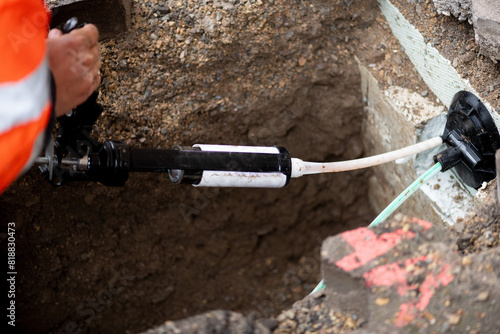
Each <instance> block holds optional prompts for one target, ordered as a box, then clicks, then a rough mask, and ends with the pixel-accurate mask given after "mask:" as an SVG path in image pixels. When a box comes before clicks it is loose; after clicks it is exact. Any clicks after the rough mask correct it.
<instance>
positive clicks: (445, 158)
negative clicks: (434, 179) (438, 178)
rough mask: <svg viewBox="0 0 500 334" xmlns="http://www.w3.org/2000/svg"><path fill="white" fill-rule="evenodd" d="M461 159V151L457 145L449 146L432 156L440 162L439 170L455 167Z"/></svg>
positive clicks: (435, 160) (443, 170)
mask: <svg viewBox="0 0 500 334" xmlns="http://www.w3.org/2000/svg"><path fill="white" fill-rule="evenodd" d="M461 161H462V151H460V149H459V148H458V147H449V148H447V149H446V150H444V151H443V152H441V153H439V154H436V155H435V156H434V162H439V163H440V164H441V167H442V168H441V172H446V171H447V170H448V169H450V168H453V167H455V166H456V165H458V164H459V163H460V162H461Z"/></svg>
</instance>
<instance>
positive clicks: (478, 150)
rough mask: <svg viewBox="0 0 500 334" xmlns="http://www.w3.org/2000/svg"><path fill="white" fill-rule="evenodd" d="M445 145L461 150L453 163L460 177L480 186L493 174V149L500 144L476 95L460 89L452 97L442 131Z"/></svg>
mask: <svg viewBox="0 0 500 334" xmlns="http://www.w3.org/2000/svg"><path fill="white" fill-rule="evenodd" d="M443 140H444V141H445V143H446V144H447V145H448V147H451V148H453V149H454V150H455V151H456V150H457V149H458V150H460V151H461V153H462V154H461V157H460V158H461V159H460V161H459V162H458V163H457V164H456V165H455V170H456V171H457V173H458V175H459V176H460V178H461V179H462V180H463V181H464V182H465V184H467V185H468V186H470V187H473V188H476V189H477V188H479V187H480V186H481V185H482V183H483V182H488V181H490V180H492V179H494V178H495V176H496V168H495V152H496V150H498V149H499V148H500V135H499V133H498V129H497V127H496V125H495V122H494V121H493V118H492V117H491V115H490V113H489V112H488V109H487V108H486V106H485V105H484V104H483V103H482V102H481V100H479V98H478V97H477V96H475V95H474V94H472V93H470V92H467V91H460V92H458V93H457V94H455V96H454V97H453V101H452V102H451V105H450V109H449V111H448V119H447V121H446V127H445V130H444V133H443Z"/></svg>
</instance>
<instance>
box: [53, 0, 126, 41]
mask: <svg viewBox="0 0 500 334" xmlns="http://www.w3.org/2000/svg"><path fill="white" fill-rule="evenodd" d="M46 2H47V4H48V6H49V8H51V10H52V22H51V27H52V28H55V27H60V26H62V25H63V24H64V23H65V22H66V21H67V20H68V19H69V18H71V17H73V16H74V17H77V18H78V20H79V21H80V22H87V23H93V24H95V25H96V26H97V28H98V29H99V32H100V39H101V40H103V39H109V38H113V37H115V36H116V35H118V34H120V33H123V32H125V31H126V30H127V29H128V28H129V27H130V9H131V4H132V1H131V0H55V1H54V0H50V1H46Z"/></svg>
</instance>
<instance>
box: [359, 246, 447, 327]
mask: <svg viewBox="0 0 500 334" xmlns="http://www.w3.org/2000/svg"><path fill="white" fill-rule="evenodd" d="M426 260H427V257H426V256H418V257H415V258H413V259H407V260H405V261H399V262H395V263H390V264H386V265H383V266H380V267H377V268H375V269H373V270H372V271H370V272H367V273H365V274H364V275H363V277H364V279H365V283H366V285H367V286H368V287H372V286H389V287H390V286H394V285H395V286H396V290H397V292H398V294H399V295H401V296H404V295H406V293H407V292H408V291H411V290H416V289H417V288H418V292H420V299H419V300H418V301H413V302H408V303H402V304H401V305H400V306H399V312H398V316H397V318H396V320H395V325H396V327H402V326H406V325H407V324H408V323H410V322H411V321H412V320H413V318H415V316H416V313H417V310H419V311H423V310H425V308H426V307H427V305H429V302H430V300H431V298H432V296H433V295H434V291H435V290H436V289H437V288H439V286H440V285H441V286H446V285H448V284H449V283H450V282H451V281H452V280H453V278H454V275H452V274H450V273H449V272H450V271H451V270H450V268H451V267H450V265H448V264H443V265H442V268H443V270H441V272H440V273H439V274H438V275H437V277H435V276H434V274H432V273H430V274H429V275H428V276H427V277H426V278H425V280H424V281H423V282H422V284H420V287H417V286H416V285H409V284H408V280H407V275H408V274H409V273H408V272H407V270H406V268H407V267H408V266H409V265H415V264H417V263H418V262H421V261H426Z"/></svg>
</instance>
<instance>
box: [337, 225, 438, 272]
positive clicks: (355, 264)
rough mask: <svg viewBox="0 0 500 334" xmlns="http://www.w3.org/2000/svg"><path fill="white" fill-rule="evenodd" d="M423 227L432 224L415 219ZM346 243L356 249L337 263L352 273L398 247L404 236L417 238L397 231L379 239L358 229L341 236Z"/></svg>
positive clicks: (368, 232)
mask: <svg viewBox="0 0 500 334" xmlns="http://www.w3.org/2000/svg"><path fill="white" fill-rule="evenodd" d="M412 222H416V223H417V224H419V225H420V226H422V227H423V229H424V231H425V230H427V229H429V228H430V227H431V226H432V224H431V223H429V222H426V221H424V220H419V219H413V220H412ZM341 235H342V237H343V238H344V239H345V241H346V242H347V243H348V244H349V245H351V246H352V247H353V248H354V252H353V253H351V254H349V255H347V256H345V257H343V258H342V259H340V260H339V261H337V262H336V263H335V265H336V266H337V267H339V268H342V269H343V270H345V271H351V270H354V269H356V268H359V267H361V266H362V265H365V264H366V263H368V262H370V261H371V260H373V259H375V258H376V257H377V256H380V255H382V254H384V253H386V252H387V251H388V250H390V249H391V248H393V247H394V246H396V245H397V244H398V243H399V242H400V241H401V240H402V239H403V236H404V237H406V239H411V238H413V237H415V233H414V232H411V231H406V232H405V231H403V229H397V230H396V231H394V232H390V233H384V234H382V235H380V236H379V237H378V238H377V235H376V234H375V233H374V232H373V231H372V230H369V229H367V228H364V227H362V228H357V229H355V230H352V231H347V232H344V233H342V234H341Z"/></svg>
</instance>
